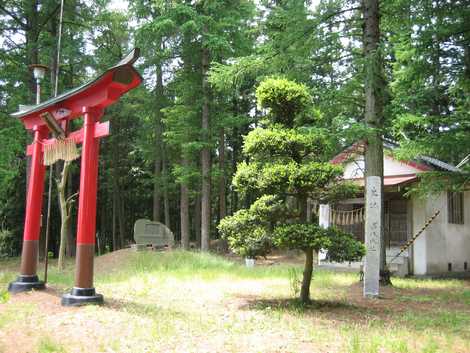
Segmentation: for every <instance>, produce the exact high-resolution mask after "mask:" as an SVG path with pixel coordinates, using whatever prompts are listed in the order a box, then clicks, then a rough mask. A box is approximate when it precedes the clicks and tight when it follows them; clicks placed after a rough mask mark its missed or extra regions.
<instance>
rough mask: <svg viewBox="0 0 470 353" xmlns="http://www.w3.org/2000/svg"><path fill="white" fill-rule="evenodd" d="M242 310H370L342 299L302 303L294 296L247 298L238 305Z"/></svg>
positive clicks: (358, 311)
mask: <svg viewBox="0 0 470 353" xmlns="http://www.w3.org/2000/svg"><path fill="white" fill-rule="evenodd" d="M240 309H242V310H258V311H267V310H273V311H281V312H286V313H294V314H305V315H311V314H319V313H343V314H345V315H352V314H358V313H361V312H363V313H364V314H370V313H371V310H370V309H368V308H363V307H360V306H357V305H355V304H353V303H348V302H347V301H343V300H312V301H311V302H310V303H302V302H301V301H300V300H299V299H295V298H280V299H249V300H247V301H246V302H245V304H244V305H242V306H241V307H240Z"/></svg>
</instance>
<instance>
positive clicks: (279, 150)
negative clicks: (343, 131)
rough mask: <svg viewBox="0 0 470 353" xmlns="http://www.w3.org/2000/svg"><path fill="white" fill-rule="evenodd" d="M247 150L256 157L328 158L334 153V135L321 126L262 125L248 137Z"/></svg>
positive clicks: (246, 153)
mask: <svg viewBox="0 0 470 353" xmlns="http://www.w3.org/2000/svg"><path fill="white" fill-rule="evenodd" d="M243 153H244V154H245V155H246V156H249V157H250V158H251V159H252V160H260V161H262V160H266V159H268V158H269V159H272V158H283V159H285V158H289V159H292V160H294V161H299V160H302V159H304V158H306V159H309V160H316V161H318V160H324V159H325V158H326V156H328V155H329V154H331V147H330V138H329V137H328V135H327V132H326V131H324V130H321V129H318V130H317V129H315V130H313V129H285V128H282V126H279V125H278V126H273V127H270V128H266V129H262V128H258V129H255V130H253V131H251V132H250V133H249V134H248V135H247V136H246V137H245V140H244V145H243Z"/></svg>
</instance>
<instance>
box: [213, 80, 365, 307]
mask: <svg viewBox="0 0 470 353" xmlns="http://www.w3.org/2000/svg"><path fill="white" fill-rule="evenodd" d="M256 97H257V100H258V105H259V106H260V107H261V108H263V109H265V111H266V112H267V114H266V119H264V120H263V121H262V127H258V128H256V129H254V130H253V131H251V132H250V133H249V134H248V135H247V136H246V137H245V141H244V146H243V153H244V154H245V156H246V157H247V162H242V163H240V164H239V165H238V168H237V172H236V174H235V176H234V179H233V184H234V186H235V188H236V189H237V190H238V191H239V192H240V193H242V194H245V195H250V197H253V196H256V195H258V196H259V198H258V200H257V201H256V202H255V203H254V204H253V205H252V206H251V207H250V208H249V209H247V210H240V211H238V212H237V213H235V214H234V215H233V216H230V217H227V218H225V219H224V220H222V222H221V224H220V226H219V229H220V232H221V234H222V235H223V236H225V237H226V238H227V239H228V241H229V245H230V246H231V248H232V249H234V250H235V251H237V252H238V253H240V254H241V253H242V252H243V253H247V250H245V249H246V247H247V246H248V245H250V246H251V245H252V244H254V243H256V244H258V242H260V241H261V240H262V241H263V242H264V241H267V239H269V242H272V243H273V244H274V245H275V246H279V247H285V248H290V249H299V250H302V251H303V252H304V253H305V268H304V273H303V279H302V287H301V292H300V299H301V301H302V302H304V303H307V302H309V301H310V283H311V278H312V271H313V251H319V250H320V249H326V250H327V251H328V256H329V258H330V259H331V260H332V261H354V260H357V259H359V258H361V257H362V256H363V255H364V252H365V250H364V246H363V245H362V244H361V243H360V242H358V241H356V240H355V239H354V238H353V237H352V235H349V234H346V233H344V232H341V231H339V230H337V229H334V228H331V229H322V228H320V227H319V226H317V225H315V224H311V223H309V222H308V217H307V200H308V199H309V198H312V199H315V200H319V201H331V200H334V199H336V198H338V197H345V196H347V195H350V194H351V193H354V192H355V191H356V188H355V187H353V186H352V185H350V184H346V183H344V182H340V181H341V177H342V175H343V170H342V168H341V167H340V166H337V165H333V164H331V163H328V162H327V161H328V156H330V155H331V152H332V150H331V147H332V146H331V139H330V138H329V135H328V133H327V131H326V130H325V129H321V128H318V127H316V128H312V125H313V123H314V120H315V116H314V115H315V111H314V110H313V109H312V108H311V106H310V102H311V97H310V94H309V92H308V89H307V88H306V87H305V86H304V85H300V84H297V83H295V82H292V81H288V80H285V79H273V78H271V79H267V80H265V81H263V82H262V83H261V84H260V85H259V87H258V89H257V91H256Z"/></svg>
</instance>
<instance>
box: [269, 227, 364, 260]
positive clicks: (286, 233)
mask: <svg viewBox="0 0 470 353" xmlns="http://www.w3.org/2000/svg"><path fill="white" fill-rule="evenodd" d="M274 244H275V245H276V246H279V247H283V248H288V249H301V250H308V249H314V250H315V251H317V252H318V251H320V250H321V249H324V250H327V252H328V255H327V256H328V259H329V260H330V261H335V262H343V261H358V260H360V259H361V258H362V257H363V256H364V255H365V246H364V245H363V244H362V243H361V242H359V241H357V240H356V239H355V238H354V237H353V236H352V235H351V234H348V233H345V232H343V231H341V230H340V229H336V228H328V229H324V228H321V227H320V226H319V225H317V224H301V223H297V224H285V225H281V226H278V227H276V229H275V231H274Z"/></svg>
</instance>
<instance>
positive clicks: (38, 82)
mask: <svg viewBox="0 0 470 353" xmlns="http://www.w3.org/2000/svg"><path fill="white" fill-rule="evenodd" d="M39 103H41V80H40V79H39V78H37V79H36V104H39Z"/></svg>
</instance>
